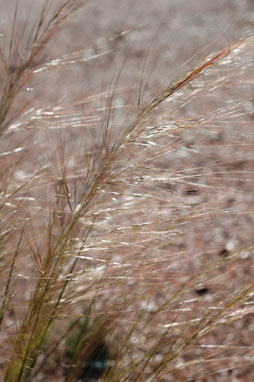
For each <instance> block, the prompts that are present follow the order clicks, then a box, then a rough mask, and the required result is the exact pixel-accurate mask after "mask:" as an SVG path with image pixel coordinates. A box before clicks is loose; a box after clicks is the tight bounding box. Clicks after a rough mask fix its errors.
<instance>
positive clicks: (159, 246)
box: [0, 0, 254, 382]
mask: <svg viewBox="0 0 254 382" xmlns="http://www.w3.org/2000/svg"><path fill="white" fill-rule="evenodd" d="M40 5H41V9H40V11H39V16H37V19H36V18H32V17H31V14H32V10H33V7H32V5H31V4H30V7H27V12H28V14H29V16H27V19H26V22H25V24H24V23H23V24H24V25H23V24H22V22H20V21H19V15H20V14H21V10H20V9H21V8H22V0H20V1H17V2H16V5H15V7H14V9H13V21H12V23H11V28H10V29H9V30H8V28H7V30H4V31H3V32H1V33H2V34H3V36H4V39H1V42H2V43H1V46H0V77H1V85H0V86H1V87H0V91H1V94H0V135H1V141H0V248H1V250H0V260H1V263H0V264H1V266H0V274H1V285H2V288H1V299H2V301H1V305H0V330H1V332H0V335H1V347H0V356H1V371H0V372H1V378H2V380H3V381H6V382H18V381H19V382H21V381H22V382H25V381H44V380H47V381H51V380H52V381H66V382H67V381H68V382H71V381H78V380H82V381H94V380H103V381H111V382H114V381H115V382H120V381H122V382H124V381H126V382H127V381H131V382H134V381H146V382H147V381H150V382H152V381H161V382H162V381H165V382H166V381H167V382H168V381H176V380H177V381H178V380H179V381H182V380H189V381H201V380H202V381H203V380H205V381H215V380H217V378H220V381H222V380H224V379H223V378H225V380H228V378H231V376H232V378H233V377H235V378H236V377H239V378H241V377H242V376H243V378H244V377H245V376H246V375H251V374H252V373H251V371H250V370H251V367H252V362H251V359H252V358H251V357H252V355H251V354H252V352H253V344H252V334H253V333H252V332H253V324H251V320H252V318H253V313H254V310H253V293H254V282H253V253H254V252H253V250H254V245H253V237H254V235H253V233H254V232H253V222H254V214H253V205H254V200H253V182H254V177H253V163H254V157H253V145H254V141H253V138H254V136H253V94H252V93H251V91H252V89H253V83H252V82H253V75H252V73H253V62H254V61H253V47H254V38H253V36H251V35H250V36H247V37H245V38H243V39H241V40H240V41H237V42H234V43H231V44H228V46H227V47H225V48H223V49H221V50H220V51H218V52H216V53H211V54H210V55H209V56H207V57H205V56H203V57H202V60H200V61H199V63H197V64H196V65H194V66H193V68H192V69H190V70H189V71H188V72H187V73H185V74H183V75H182V76H180V77H179V78H176V79H175V81H172V82H170V81H169V83H168V84H167V83H166V84H164V85H163V87H160V88H159V90H158V91H156V92H155V91H154V93H151V92H149V86H146V85H145V84H144V82H145V76H146V70H145V69H146V68H145V67H146V64H147V62H146V60H145V64H143V63H141V68H142V69H141V73H142V74H141V79H140V82H139V83H138V84H135V81H134V86H131V83H130V81H129V74H130V72H128V75H127V77H126V78H127V79H124V78H125V77H124V71H125V67H126V65H128V60H126V63H125V62H123V63H121V60H120V61H118V63H117V65H116V67H117V70H116V71H115V72H114V74H113V75H112V77H111V80H110V81H109V83H107V76H106V75H105V78H104V79H102V89H101V91H100V92H98V93H96V94H92V92H91V91H90V90H89V89H87V88H86V79H85V78H84V79H83V78H80V79H79V81H80V83H82V85H80V87H79V89H78V92H79V95H78V97H77V98H73V99H70V97H69V95H68V94H67V96H66V97H62V95H61V94H59V96H58V94H57V88H55V93H54V97H55V98H54V100H52V99H51V96H52V88H51V87H52V86H56V85H55V84H54V83H53V85H52V83H50V81H48V82H47V81H46V82H45V80H47V78H49V79H50V78H52V77H51V75H52V73H54V74H53V75H54V76H57V79H58V82H59V81H61V79H62V81H63V83H64V79H65V76H66V75H67V74H68V73H69V75H70V73H71V72H68V70H70V68H74V69H73V70H75V68H77V67H79V69H80V68H81V67H82V68H85V69H84V73H85V72H86V70H87V71H88V73H90V71H91V68H90V67H89V65H93V61H97V60H100V59H105V63H104V65H106V64H107V57H108V56H110V55H111V54H114V55H117V47H118V46H119V45H118V44H119V41H120V42H121V43H122V44H124V38H123V36H125V37H126V36H128V35H131V33H132V29H130V30H123V31H121V32H120V33H118V34H116V35H114V36H112V37H110V38H109V39H108V40H106V39H105V40H103V41H100V42H97V45H96V47H95V46H94V47H87V46H86V47H84V49H82V50H79V51H76V52H71V53H66V54H63V52H62V53H61V55H59V57H57V58H51V57H50V53H48V52H47V47H48V46H49V47H50V44H53V41H54V38H55V36H56V35H58V34H61V33H63V32H62V29H61V28H62V23H63V22H64V21H65V19H66V18H67V16H69V15H70V14H72V13H73V11H78V8H79V6H80V5H81V2H78V1H73V0H59V1H53V2H49V1H41V2H40ZM29 12H31V14H30V13H29ZM29 17H31V18H29ZM31 20H32V21H31ZM67 28H68V26H67ZM56 32H57V33H56ZM112 52H113V53H112ZM119 62H120V64H119ZM88 75H89V74H88ZM84 77H85V75H84ZM97 81H98V78H96V79H95V82H97ZM48 88H49V95H48V96H47V89H48ZM105 89H106V90H105ZM64 91H65V92H68V88H65V89H64ZM59 93H61V91H60V92H59ZM70 93H71V92H70ZM251 333H252V334H251ZM248 373H249V374H248ZM232 380H233V379H232Z"/></svg>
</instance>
